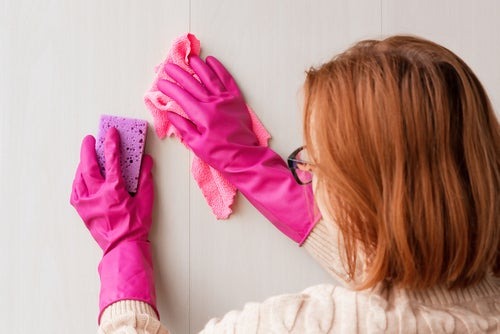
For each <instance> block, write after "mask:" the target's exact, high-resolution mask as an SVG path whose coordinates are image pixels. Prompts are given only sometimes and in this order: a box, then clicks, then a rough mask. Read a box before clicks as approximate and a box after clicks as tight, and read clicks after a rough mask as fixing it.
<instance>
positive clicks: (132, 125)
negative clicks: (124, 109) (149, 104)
mask: <svg viewBox="0 0 500 334" xmlns="http://www.w3.org/2000/svg"><path fill="white" fill-rule="evenodd" d="M110 127H115V128H116V129H117V130H118V133H119V134H120V140H121V160H120V165H121V168H122V173H123V179H124V180H125V188H126V189H127V191H128V192H130V193H135V192H136V191H137V183H138V181H139V171H140V168H141V161H142V154H143V153H144V146H145V144H146V132H147V130H148V122H146V121H144V120H141V119H134V118H125V117H119V116H110V115H102V116H101V120H100V122H99V134H98V138H97V141H96V153H97V161H98V163H99V167H100V168H101V173H102V175H105V173H106V170H105V167H104V138H105V137H106V132H107V131H108V129H109V128H110Z"/></svg>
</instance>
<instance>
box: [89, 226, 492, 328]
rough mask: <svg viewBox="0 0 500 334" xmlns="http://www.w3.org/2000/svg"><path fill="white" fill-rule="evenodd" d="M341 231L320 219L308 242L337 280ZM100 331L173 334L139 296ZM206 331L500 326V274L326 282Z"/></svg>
mask: <svg viewBox="0 0 500 334" xmlns="http://www.w3.org/2000/svg"><path fill="white" fill-rule="evenodd" d="M334 240H338V238H337V235H336V231H335V230H334V228H332V227H331V226H330V224H328V223H327V222H325V221H320V222H319V223H318V224H317V225H316V227H315V228H314V229H313V231H312V233H311V234H310V235H309V237H308V239H307V241H306V242H305V243H304V248H305V249H306V250H307V251H308V252H309V253H310V254H311V255H312V256H313V257H314V258H315V259H316V260H317V261H318V262H319V263H320V264H321V265H322V266H323V268H325V269H326V270H327V271H328V272H329V273H330V274H331V275H333V276H334V277H335V278H336V279H337V280H339V281H343V280H345V278H346V276H345V273H344V271H343V270H342V264H341V262H340V257H339V247H337V245H336V242H333V241H334ZM98 333H99V334H125V333H127V334H132V333H134V334H135V333H137V334H143V333H144V334H146V333H147V334H165V333H169V331H168V330H167V329H166V328H165V327H164V326H163V325H161V324H160V322H159V321H158V319H157V318H156V315H155V312H154V311H153V309H152V308H151V307H150V306H149V305H148V304H145V303H142V302H138V301H130V300H127V301H120V302H117V303H114V304H113V305H111V306H109V307H108V308H106V310H105V311H104V313H103V315H102V318H101V326H100V327H99V330H98ZM200 333H265V334H269V333H500V279H499V278H495V277H488V278H486V279H485V280H483V281H482V282H481V283H479V284H478V285H476V286H474V287H470V288H468V289H464V290H459V291H448V290H446V289H444V288H441V287H435V288H432V289H429V290H425V291H420V292H415V291H407V290H401V289H392V290H390V291H384V290H382V288H381V286H378V287H375V288H373V289H370V290H364V291H353V290H351V289H349V288H348V284H347V285H346V286H335V285H331V284H322V285H317V286H312V287H310V288H308V289H306V290H304V291H302V292H301V293H295V294H288V295H281V296H275V297H271V298H269V299H267V300H266V301H264V302H262V303H248V304H246V305H245V306H244V308H243V310H241V311H231V312H229V313H227V314H226V315H225V316H223V317H222V318H220V319H212V320H210V321H209V322H208V323H207V324H206V326H205V328H204V329H203V330H202V331H201V332H200Z"/></svg>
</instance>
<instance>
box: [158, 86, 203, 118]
mask: <svg viewBox="0 0 500 334" xmlns="http://www.w3.org/2000/svg"><path fill="white" fill-rule="evenodd" d="M157 86H158V89H159V90H160V91H161V92H162V93H163V94H165V95H167V96H169V97H170V98H172V99H173V100H174V101H175V102H177V103H178V104H179V105H180V106H181V108H182V109H183V110H184V112H185V113H186V114H187V115H188V116H189V118H191V119H196V115H195V112H196V111H198V109H199V108H198V103H199V102H198V101H197V100H196V99H195V98H194V97H193V96H192V95H191V94H190V93H189V92H187V91H186V90H184V88H182V87H180V86H179V85H177V84H174V83H173V82H170V81H167V80H158V83H157Z"/></svg>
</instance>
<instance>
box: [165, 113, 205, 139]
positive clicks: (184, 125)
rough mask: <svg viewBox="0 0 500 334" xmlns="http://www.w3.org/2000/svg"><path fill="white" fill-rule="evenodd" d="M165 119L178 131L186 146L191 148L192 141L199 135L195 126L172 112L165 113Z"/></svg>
mask: <svg viewBox="0 0 500 334" xmlns="http://www.w3.org/2000/svg"><path fill="white" fill-rule="evenodd" d="M167 118H168V120H169V121H170V122H171V123H172V124H173V125H174V127H175V128H176V129H177V130H178V131H179V133H180V135H181V137H182V141H184V142H186V144H188V146H190V147H191V145H192V143H193V141H194V139H195V138H196V137H197V136H199V135H200V132H199V131H198V128H197V127H196V125H195V124H194V123H193V122H191V121H190V120H188V119H186V118H184V117H182V116H181V115H178V114H176V113H174V112H172V111H167Z"/></svg>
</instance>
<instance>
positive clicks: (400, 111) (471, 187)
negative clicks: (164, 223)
mask: <svg viewBox="0 0 500 334" xmlns="http://www.w3.org/2000/svg"><path fill="white" fill-rule="evenodd" d="M304 91H305V107H304V110H305V111H304V137H305V143H306V146H307V148H308V154H309V155H310V157H311V159H312V162H313V163H314V164H315V169H314V173H315V176H316V177H317V180H318V184H317V189H316V192H317V193H320V194H324V195H325V198H327V199H328V200H327V201H326V203H325V204H326V209H327V211H328V213H329V215H330V216H331V217H332V218H333V219H334V221H335V223H336V224H337V225H338V227H339V230H340V232H341V234H342V237H343V239H344V243H345V246H346V249H345V252H346V258H345V262H346V267H347V268H348V272H349V274H350V275H351V276H355V275H356V273H355V268H356V261H357V260H358V258H359V257H360V255H361V254H363V258H365V259H366V268H367V269H366V272H365V273H364V279H363V281H362V282H361V284H360V285H359V286H358V288H367V287H371V286H374V285H375V284H377V283H378V282H381V281H385V282H387V283H389V284H392V285H397V286H401V287H406V288H413V289H419V288H427V287H431V286H434V285H436V284H443V285H445V286H448V287H450V288H460V287H466V286H469V285H472V284H474V283H476V282H478V281H480V280H481V279H482V278H483V277H484V276H485V275H486V274H487V273H488V272H489V271H492V272H493V273H494V274H495V275H496V276H498V275H499V274H500V250H499V247H500V224H499V222H500V221H499V219H500V125H499V122H498V120H497V119H496V116H495V114H494V111H493V108H492V105H491V103H490V101H489V99H488V97H487V95H486V92H485V90H484V88H483V87H482V85H481V83H480V82H479V80H478V79H477V77H476V76H475V75H474V73H473V72H472V70H471V69H470V68H469V67H468V66H467V65H466V64H465V63H464V62H463V61H462V60H461V59H460V58H459V57H458V56H456V55H455V54H454V53H452V52H451V51H450V50H448V49H446V48H444V47H442V46H440V45H438V44H435V43H433V42H430V41H427V40H424V39H421V38H417V37H410V36H394V37H390V38H387V39H384V40H381V41H375V40H367V41H362V42H360V43H358V44H356V45H354V46H353V47H351V48H350V49H348V50H347V51H346V52H344V53H342V54H340V55H338V56H337V57H335V58H334V59H333V60H331V61H330V62H328V63H326V64H324V65H322V66H321V67H319V68H318V69H311V70H309V71H308V73H307V78H306V82H305V87H304ZM360 252H362V253H360Z"/></svg>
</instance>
